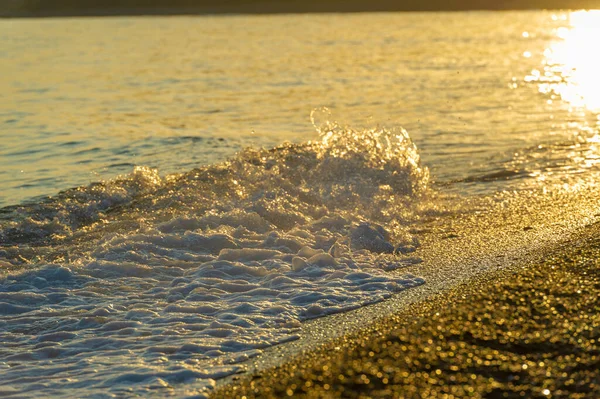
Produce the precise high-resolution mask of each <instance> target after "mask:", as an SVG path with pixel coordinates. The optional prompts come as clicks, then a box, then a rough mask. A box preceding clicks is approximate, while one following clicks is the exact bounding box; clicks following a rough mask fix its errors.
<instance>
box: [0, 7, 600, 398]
mask: <svg viewBox="0 0 600 399" xmlns="http://www.w3.org/2000/svg"><path fill="white" fill-rule="evenodd" d="M599 20H600V15H598V14H597V13H594V12H560V13H558V12H555V13H553V12H502V13H488V12H470V13H469V12H467V13H383V14H368V13H367V14H345V15H342V14H340V15H337V14H323V15H278V16H218V17H213V16H198V17H153V18H145V17H139V18H133V17H127V18H99V19H95V18H85V19H78V18H69V19H45V20H4V21H1V22H0V32H1V33H0V43H1V44H2V45H1V46H0V48H1V50H0V58H2V61H1V63H0V72H1V76H2V78H0V92H2V93H3V96H2V97H0V118H1V119H0V126H1V127H2V128H1V130H0V134H1V143H0V144H1V145H0V187H1V188H2V191H1V193H0V205H1V206H3V208H1V209H0V341H1V342H2V346H1V347H0V394H1V395H0V396H6V397H30V396H34V395H35V396H55V397H132V396H136V395H140V396H144V397H151V396H156V397H165V396H169V395H171V396H177V397H183V396H193V395H203V394H205V393H206V392H207V391H206V390H205V389H206V388H209V387H210V386H212V384H214V379H216V378H220V377H223V376H226V375H230V374H232V373H235V372H237V371H239V370H240V363H241V362H243V361H244V360H246V359H248V358H250V357H253V356H256V355H257V354H259V353H261V351H262V350H264V349H265V348H268V347H269V346H272V345H275V344H277V343H281V342H285V341H289V340H293V339H296V338H297V332H298V327H299V326H300V325H301V324H300V323H302V322H303V321H305V320H308V319H312V318H315V317H322V316H326V315H329V314H332V313H337V312H342V311H348V310H351V309H355V308H357V307H361V306H365V305H368V304H371V303H374V302H378V301H382V300H384V299H386V298H389V297H390V296H391V295H393V294H396V293H400V292H402V291H404V290H407V289H410V288H411V287H415V286H418V285H422V284H427V282H426V281H425V280H423V279H422V278H420V277H419V276H418V275H415V274H411V273H408V272H406V271H405V270H404V269H405V268H406V267H407V266H411V265H412V266H414V265H418V264H419V263H420V262H421V261H422V259H421V258H420V256H419V249H420V246H421V239H422V238H423V237H424V234H426V232H425V231H426V229H422V228H421V227H422V226H424V225H431V224H435V225H436V226H444V225H445V224H447V223H449V222H451V221H452V220H453V219H457V218H460V217H462V215H468V214H470V213H472V212H481V204H482V203H485V201H486V199H490V198H497V197H498V196H499V195H501V194H502V193H508V192H510V193H512V194H511V195H513V199H512V200H511V201H510V202H507V204H506V206H507V207H519V206H522V205H523V204H524V203H525V201H527V200H528V199H530V198H532V195H533V196H550V195H553V194H555V193H556V192H559V191H561V190H570V191H573V190H575V191H576V190H579V189H583V188H585V187H586V186H591V185H594V184H595V181H596V178H597V166H596V164H597V160H598V159H599V158H598V155H599V152H598V148H597V143H598V125H599V122H598V121H599V117H598V111H599V110H600V101H599V97H598V93H600V87H599V86H598V80H597V79H596V73H597V72H596V71H598V70H600V68H598V67H599V66H600V65H599V62H598V60H597V59H596V58H594V57H593V56H590V54H595V52H594V51H593V49H592V48H587V47H586V43H590V44H589V45H590V46H593V45H594V43H593V40H590V39H589V38H593V37H597V33H598V30H597V28H596V26H599V25H598V23H597V22H600V21H599ZM586 38H588V39H586ZM519 198H523V199H522V200H520V199H519ZM473 204H478V205H473ZM413 269H414V267H413V268H412V269H411V270H413ZM417 270H418V269H417Z"/></svg>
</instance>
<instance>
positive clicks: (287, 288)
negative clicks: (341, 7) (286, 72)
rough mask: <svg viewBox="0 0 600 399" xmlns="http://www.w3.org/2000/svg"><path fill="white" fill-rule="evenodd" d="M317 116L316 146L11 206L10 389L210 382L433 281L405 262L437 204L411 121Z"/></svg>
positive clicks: (5, 230)
mask: <svg viewBox="0 0 600 399" xmlns="http://www.w3.org/2000/svg"><path fill="white" fill-rule="evenodd" d="M323 116H324V117H325V121H323V122H322V121H321V120H322V119H323ZM311 117H312V119H313V124H314V125H315V127H316V128H317V130H318V132H319V134H320V136H321V138H320V140H318V141H314V142H307V143H303V144H284V145H281V146H279V147H276V148H273V149H252V148H251V149H247V150H244V151H243V152H241V153H239V154H238V155H236V156H235V157H233V158H232V159H230V160H228V161H226V162H224V163H221V164H217V165H211V166H207V167H203V168H198V169H194V170H191V171H189V172H187V173H184V174H177V175H169V176H166V177H161V176H160V175H159V174H158V172H157V171H156V170H152V169H150V168H146V167H136V168H135V170H134V171H133V172H132V173H131V174H130V175H128V176H124V177H120V178H117V179H115V180H112V181H107V182H102V183H96V184H92V185H90V186H88V187H80V188H76V189H72V190H68V191H65V192H62V193H60V194H58V195H57V196H55V197H53V198H49V199H47V200H45V201H42V202H39V203H36V204H29V205H24V206H19V207H10V208H4V209H3V210H2V215H1V217H0V218H1V219H0V226H1V228H0V242H1V246H0V268H1V270H2V275H3V277H0V315H2V319H1V321H0V327H1V328H0V340H2V342H4V343H5V345H4V347H3V348H2V349H0V376H1V378H0V381H2V382H0V387H2V388H0V389H3V391H2V392H3V394H4V393H6V392H8V395H9V396H10V395H13V394H14V395H19V394H23V393H24V392H27V391H33V390H36V391H37V392H38V393H39V394H47V395H61V396H64V397H86V396H93V395H94V394H97V393H99V392H106V391H107V390H108V391H110V392H111V393H116V392H117V391H119V390H124V389H126V390H128V392H133V393H139V394H143V395H145V396H152V395H157V396H162V395H164V393H162V391H161V389H171V390H172V389H175V390H182V392H183V391H186V390H189V389H194V390H195V392H197V390H198V389H202V388H203V387H208V386H210V385H211V384H212V379H214V378H220V377H222V376H225V375H227V374H230V373H233V372H235V371H236V370H237V366H235V363H238V362H240V361H242V360H245V359H247V358H248V357H251V356H254V355H255V354H257V353H259V352H260V350H261V349H263V348H265V347H268V346H270V345H273V344H276V343H279V342H283V341H286V340H290V339H294V338H295V335H294V334H295V331H296V329H297V328H298V326H299V323H300V322H301V321H302V320H306V319H309V318H314V317H319V316H323V315H327V314H331V313H335V312H340V311H346V310H349V309H354V308H357V307H360V306H363V305H366V304H369V303H373V302H377V301H381V300H382V299H384V298H387V297H389V296H390V295H392V294H394V293H396V292H399V291H402V290H404V289H407V288H410V287H414V286H417V285H420V284H423V282H424V281H423V280H422V279H420V278H419V277H417V276H414V275H412V274H408V273H402V271H401V270H399V271H396V272H393V271H394V270H396V269H401V268H402V267H404V266H406V265H410V264H415V263H418V262H419V261H420V260H419V259H418V258H417V257H414V256H413V254H412V252H414V251H415V250H416V249H417V248H418V246H419V241H418V239H417V238H416V237H414V236H413V235H412V234H411V233H410V229H409V226H410V224H411V223H412V222H414V221H416V220H419V219H420V218H422V217H424V215H426V214H430V213H431V209H429V208H428V207H427V206H426V205H425V204H426V203H427V195H428V189H427V183H428V177H429V176H428V170H427V168H425V167H423V166H422V165H421V162H420V158H419V154H418V151H417V148H416V146H415V145H414V143H413V142H412V141H411V139H410V137H409V135H408V133H407V132H406V131H405V130H403V129H386V128H383V127H376V128H371V129H363V130H355V129H352V128H349V127H344V126H341V125H339V124H337V123H334V122H331V121H330V117H329V115H328V111H327V110H324V109H322V110H316V111H314V112H313V114H312V116H311ZM50 359H51V360H52V361H51V364H50V363H49V362H48V361H49V360H50ZM100 359H101V360H100ZM57 367H58V368H60V372H58V371H57V369H56V368H57ZM57 373H58V374H57ZM61 373H62V374H61ZM56 375H58V376H61V375H62V376H66V375H68V378H66V377H65V378H63V379H61V378H58V377H53V378H50V376H56ZM34 376H35V378H33V377H34ZM40 380H43V381H44V382H43V383H40V382H39V381H40ZM158 388H160V389H158Z"/></svg>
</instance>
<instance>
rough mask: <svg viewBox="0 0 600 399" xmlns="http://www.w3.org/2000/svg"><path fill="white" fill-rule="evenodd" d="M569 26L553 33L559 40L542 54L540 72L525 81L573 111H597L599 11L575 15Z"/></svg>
mask: <svg viewBox="0 0 600 399" xmlns="http://www.w3.org/2000/svg"><path fill="white" fill-rule="evenodd" d="M567 22H568V26H564V27H560V28H558V29H556V36H557V37H558V38H559V39H560V40H559V41H558V42H555V43H554V44H552V45H551V46H550V47H548V48H547V49H546V51H545V52H544V57H545V60H544V67H543V70H542V71H540V70H537V69H534V70H533V71H532V73H531V75H530V76H529V77H528V79H529V80H531V81H539V82H540V86H539V89H540V91H541V92H543V93H546V94H551V93H555V94H557V95H559V96H560V97H561V98H562V99H563V100H565V101H567V102H568V103H570V104H571V105H572V106H574V107H578V108H584V107H585V108H587V109H589V110H591V111H598V110H600V75H599V73H600V72H599V71H600V54H599V53H598V51H597V49H598V43H597V39H598V38H600V10H591V11H574V12H571V13H570V14H569V15H568V18H567Z"/></svg>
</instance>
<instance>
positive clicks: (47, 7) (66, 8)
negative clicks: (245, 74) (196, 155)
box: [0, 0, 600, 19]
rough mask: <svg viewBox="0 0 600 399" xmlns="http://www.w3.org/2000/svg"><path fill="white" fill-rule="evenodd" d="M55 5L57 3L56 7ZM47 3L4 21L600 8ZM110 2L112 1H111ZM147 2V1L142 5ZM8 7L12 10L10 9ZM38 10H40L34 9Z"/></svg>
mask: <svg viewBox="0 0 600 399" xmlns="http://www.w3.org/2000/svg"><path fill="white" fill-rule="evenodd" d="M53 3H55V4H53ZM53 3H50V2H49V3H47V4H44V5H42V6H40V5H36V6H32V8H29V9H27V8H24V7H27V6H21V5H19V4H18V1H14V2H13V5H12V6H11V4H10V3H9V4H7V5H5V9H3V10H2V9H0V18H2V19H22V18H62V17H65V18H72V17H115V16H194V15H236V14H242V15H277V14H316V13H369V12H463V11H533V10H569V9H571V10H573V9H600V1H598V0H572V1H567V2H564V1H562V2H561V1H558V0H556V1H555V0H540V1H536V0H530V1H527V2H517V1H514V2H503V3H497V2H492V1H490V2H481V1H477V0H466V1H462V2H460V3H459V2H451V3H448V2H443V1H433V2H426V3H424V2H422V1H418V0H408V1H404V2H402V3H401V4H398V3H397V2H392V1H388V0H375V1H371V2H369V3H368V4H365V3H364V2H361V1H357V0H355V1H349V2H348V1H346V2H342V1H335V0H334V1H327V2H295V1H292V2H286V3H282V2H276V1H264V2H255V3H251V2H247V1H241V0H239V1H235V0H234V1H230V2H227V3H225V4H216V5H215V4H193V5H188V4H187V2H186V1H185V0H183V1H175V2H174V3H173V2H172V3H167V4H165V5H164V6H158V5H157V4H158V3H156V2H154V5H147V6H144V5H138V4H139V3H138V4H132V5H129V6H128V5H127V2H124V3H125V4H124V5H123V4H121V5H120V6H117V7H114V6H90V7H81V6H73V5H71V4H69V2H68V1H67V2H66V5H64V4H61V3H60V2H57V1H55V2H53ZM109 3H110V2H109ZM141 3H143V2H141ZM6 7H8V8H6ZM33 7H37V8H33Z"/></svg>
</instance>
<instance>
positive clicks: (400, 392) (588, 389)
mask: <svg viewBox="0 0 600 399" xmlns="http://www.w3.org/2000/svg"><path fill="white" fill-rule="evenodd" d="M585 230H586V232H585V234H583V237H584V238H581V237H580V238H579V239H577V240H572V241H570V242H568V243H566V244H563V245H560V246H558V247H557V248H555V249H554V250H552V251H550V252H549V253H548V254H547V255H546V256H544V257H543V258H542V259H541V260H538V261H533V262H532V261H524V262H523V263H522V264H520V265H519V266H518V267H517V268H513V269H512V270H513V272H511V273H504V274H499V275H498V276H496V277H495V278H491V279H490V278H488V279H485V280H478V281H479V282H476V283H473V282H471V283H468V284H460V285H458V286H456V287H454V288H453V289H451V290H449V291H446V292H444V293H441V294H438V295H436V296H434V297H430V298H428V299H427V300H424V301H421V302H417V303H414V304H412V305H411V306H409V307H408V308H407V309H406V310H405V311H402V312H398V313H395V314H393V315H392V316H389V317H388V318H386V319H384V320H382V321H380V322H377V323H376V324H375V325H372V326H369V327H367V328H366V329H365V330H363V331H362V332H359V333H354V334H350V335H346V336H344V337H342V338H339V339H335V340H334V341H332V342H329V343H327V344H325V345H324V346H322V347H321V348H319V349H317V350H316V351H308V352H306V353H303V354H301V355H299V356H296V357H294V358H292V359H290V360H289V361H288V362H286V363H284V364H283V365H281V366H279V367H276V368H272V369H267V370H265V371H261V372H257V373H255V374H252V375H248V376H243V377H239V379H238V380H237V381H234V382H233V383H232V384H229V385H226V386H223V387H221V388H220V389H219V390H217V391H216V392H215V394H214V397H215V398H233V397H237V398H239V397H244V396H245V397H246V398H253V397H269V398H281V397H289V396H293V397H311V398H316V397H327V398H329V397H344V398H354V397H357V398H358V397H365V398H366V397H376V398H464V397H475V398H480V397H483V398H518V397H525V398H559V397H560V398H599V397H600V299H599V293H600V226H599V225H598V224H593V225H591V226H589V227H588V228H586V229H585ZM596 237H598V238H596Z"/></svg>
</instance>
